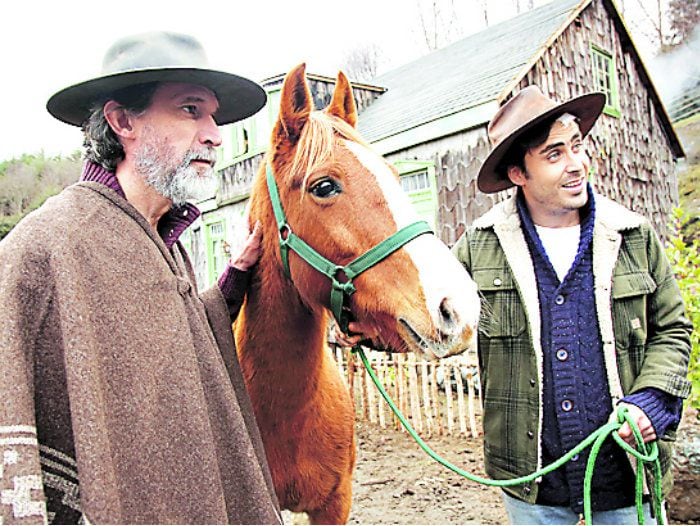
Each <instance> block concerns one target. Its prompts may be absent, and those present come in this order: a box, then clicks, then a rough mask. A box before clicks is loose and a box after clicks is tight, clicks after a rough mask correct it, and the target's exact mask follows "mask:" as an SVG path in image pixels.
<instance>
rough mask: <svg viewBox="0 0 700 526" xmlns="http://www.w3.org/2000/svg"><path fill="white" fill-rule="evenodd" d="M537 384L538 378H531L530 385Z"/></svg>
mask: <svg viewBox="0 0 700 526" xmlns="http://www.w3.org/2000/svg"><path fill="white" fill-rule="evenodd" d="M536 385H537V380H535V379H534V378H530V387H535V386H536Z"/></svg>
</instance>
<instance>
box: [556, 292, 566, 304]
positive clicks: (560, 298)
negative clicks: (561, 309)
mask: <svg viewBox="0 0 700 526" xmlns="http://www.w3.org/2000/svg"><path fill="white" fill-rule="evenodd" d="M565 301H566V300H565V299H564V296H562V295H561V294H559V295H558V296H557V297H556V298H554V303H556V304H557V305H564V302H565Z"/></svg>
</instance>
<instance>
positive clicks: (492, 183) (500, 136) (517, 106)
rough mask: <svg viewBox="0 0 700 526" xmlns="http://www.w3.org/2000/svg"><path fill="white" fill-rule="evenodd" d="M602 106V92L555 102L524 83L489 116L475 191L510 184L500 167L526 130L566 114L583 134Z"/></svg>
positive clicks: (499, 187)
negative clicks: (485, 149)
mask: <svg viewBox="0 0 700 526" xmlns="http://www.w3.org/2000/svg"><path fill="white" fill-rule="evenodd" d="M604 107H605V94H604V93H588V94H586V95H582V96H580V97H574V98H573V99H571V100H568V101H566V102H563V103H559V102H557V101H555V100H553V99H550V98H549V97H547V96H545V95H544V94H543V93H542V91H540V88H539V87H537V86H527V87H526V88H523V89H522V90H520V91H519V92H518V93H516V94H515V95H513V97H512V98H511V99H510V100H509V101H508V102H506V103H505V104H504V105H503V106H501V108H500V109H499V110H498V112H497V113H496V115H495V116H494V117H493V119H491V122H489V126H488V136H489V141H490V142H491V145H492V146H493V149H492V150H491V153H490V154H489V156H488V157H487V158H486V160H485V161H484V164H483V165H482V166H481V169H480V170H479V175H478V178H477V185H478V186H479V190H481V191H482V192H484V193H487V194H491V193H494V192H500V191H501V190H505V189H506V188H510V187H511V186H513V183H512V182H511V181H510V179H509V178H508V175H507V174H506V173H505V170H504V167H502V166H500V165H501V162H502V161H503V160H504V158H505V156H506V155H507V154H508V150H510V147H511V146H512V145H513V143H515V142H517V140H518V139H519V138H520V137H521V136H522V135H523V134H524V133H526V132H527V131H529V130H531V129H532V128H534V127H535V126H537V125H538V124H540V123H542V122H544V121H546V120H547V119H550V118H556V117H557V116H559V115H563V114H564V113H570V114H571V115H573V116H575V117H577V118H578V120H579V123H578V124H579V128H580V130H581V134H582V135H583V136H584V137H585V136H586V134H587V133H588V132H589V131H590V130H591V128H592V127H593V124H595V121H596V120H597V119H598V116H599V115H600V113H601V112H602V111H603V108H604Z"/></svg>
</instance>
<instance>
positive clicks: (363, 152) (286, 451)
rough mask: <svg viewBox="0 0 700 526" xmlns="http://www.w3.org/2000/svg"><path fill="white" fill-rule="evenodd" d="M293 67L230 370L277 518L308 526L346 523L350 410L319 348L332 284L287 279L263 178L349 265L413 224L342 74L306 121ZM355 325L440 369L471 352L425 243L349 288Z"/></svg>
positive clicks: (432, 248)
mask: <svg viewBox="0 0 700 526" xmlns="http://www.w3.org/2000/svg"><path fill="white" fill-rule="evenodd" d="M313 110H314V109H313V103H312V98H311V94H310V92H309V88H308V86H307V83H306V77H305V66H304V65H303V64H302V65H300V66H298V67H297V68H295V69H294V70H292V71H291V72H290V73H289V74H288V75H287V77H286V79H285V82H284V86H283V88H282V93H281V103H280V112H279V117H278V120H277V122H276V124H275V126H274V130H273V133H272V138H271V143H270V149H269V152H268V154H267V158H266V161H265V162H264V163H263V166H262V167H261V169H260V172H259V173H258V174H257V176H256V179H255V181H254V183H253V191H252V194H251V200H250V221H251V224H254V222H255V221H256V220H259V221H260V222H261V224H262V227H263V249H262V255H261V258H260V261H259V263H258V265H257V267H256V270H255V275H254V276H253V278H252V282H251V286H250V288H249V291H248V295H247V299H246V301H245V303H244V305H243V308H242V309H241V313H240V315H239V318H238V320H237V322H236V326H235V338H236V345H237V347H238V354H239V360H240V363H241V368H242V370H243V375H244V378H245V381H246V385H247V388H248V391H249V393H250V397H251V400H252V402H253V409H254V411H255V415H256V418H257V422H258V426H259V428H260V432H261V435H262V439H263V443H264V446H265V452H266V455H267V460H268V464H269V466H270V471H271V473H272V478H273V482H274V486H275V490H276V492H277V496H278V498H279V501H280V505H281V506H282V508H286V509H289V510H292V511H297V512H301V511H303V512H306V513H307V514H308V515H309V518H310V520H311V521H312V523H315V524H323V523H330V524H341V523H345V522H347V519H348V516H349V513H350V503H351V491H352V470H353V468H354V464H355V439H354V420H355V419H354V416H355V415H354V409H353V402H352V399H351V397H350V394H349V392H348V389H347V387H346V384H345V382H344V380H343V379H342V377H341V376H340V374H339V372H338V368H337V367H336V365H335V363H334V361H333V358H332V357H331V355H330V353H329V352H328V350H327V348H326V343H325V342H326V331H327V326H328V307H329V296H330V289H331V285H330V281H329V279H328V278H327V277H326V276H324V275H322V274H320V273H319V272H318V271H316V270H314V269H313V268H312V267H311V266H309V264H307V263H306V262H305V261H303V260H302V259H300V258H299V256H298V255H297V254H296V253H294V252H292V251H290V252H289V271H290V277H287V275H286V274H285V270H284V267H283V264H282V260H281V254H280V246H279V239H280V235H279V231H278V229H277V226H276V222H275V217H274V215H273V209H272V206H271V201H270V195H269V193H268V187H267V183H266V180H265V173H266V167H267V165H268V164H269V166H270V169H271V171H272V175H273V177H274V180H275V181H276V184H277V187H278V188H279V194H280V201H281V203H282V206H283V208H284V211H285V213H286V215H287V219H288V222H289V225H290V228H291V229H292V230H293V232H294V233H295V234H296V235H297V236H299V237H300V238H302V239H303V240H304V241H306V242H307V243H308V244H309V245H310V246H312V247H313V248H314V249H315V250H316V251H318V252H319V253H320V254H321V255H323V256H324V257H325V258H327V259H329V260H330V261H332V262H334V263H336V264H338V265H345V264H347V263H349V262H350V261H352V260H353V259H355V258H356V257H358V256H359V255H361V254H363V253H364V252H366V251H367V250H368V249H370V248H372V247H373V246H375V245H377V244H378V243H380V242H381V241H382V240H384V239H386V238H387V237H389V236H390V235H391V234H393V233H394V232H396V231H397V230H398V229H400V228H402V227H404V226H406V225H408V224H409V223H412V222H414V221H416V220H417V219H418V217H417V215H416V213H415V211H414V210H413V208H412V206H411V204H410V202H409V200H408V198H407V197H406V196H405V194H404V193H403V191H402V190H401V186H400V185H399V181H398V177H397V174H396V171H395V170H394V168H392V167H391V165H389V164H387V163H386V162H385V161H384V160H383V159H382V158H381V157H380V156H379V155H378V154H376V153H374V152H373V151H372V150H371V149H370V148H369V147H368V146H367V144H366V143H365V142H364V141H363V140H362V139H361V138H360V136H359V134H358V133H357V131H356V130H355V129H354V126H355V124H356V121H357V110H356V108H355V102H354V100H353V96H352V90H351V88H350V85H349V83H348V80H347V78H346V77H345V75H344V74H343V73H342V72H340V73H339V74H338V78H337V82H336V87H335V90H334V93H333V97H332V101H331V103H330V105H329V107H328V108H327V109H326V110H325V111H323V112H321V111H313ZM354 285H355V287H356V289H357V290H356V292H355V293H354V294H353V295H352V296H351V297H350V300H349V302H348V305H347V306H348V307H349V309H350V311H351V313H352V316H353V317H354V318H355V319H356V320H357V321H359V322H362V323H363V324H364V326H365V327H371V328H372V329H373V331H372V332H376V333H378V334H379V337H378V340H380V342H381V344H382V345H384V346H385V347H387V348H392V349H393V350H396V351H399V352H406V351H416V352H420V353H423V354H427V355H429V356H431V357H433V358H434V357H438V358H441V357H445V356H448V355H450V354H455V353H458V352H461V351H463V350H464V349H466V348H467V347H469V346H470V345H471V344H472V343H473V340H474V334H475V326H476V323H477V320H478V317H479V298H478V296H477V292H476V286H475V284H474V283H473V282H472V281H471V279H470V278H469V276H468V275H467V274H466V272H465V271H464V269H463V268H462V266H461V265H460V264H459V263H458V262H457V260H456V259H455V258H454V257H453V256H452V254H451V253H450V251H449V250H448V248H447V247H446V246H445V245H444V244H443V243H442V242H440V241H439V240H438V239H437V238H436V237H435V236H434V235H432V234H425V235H421V236H419V237H416V238H415V239H413V240H412V241H410V242H409V243H407V244H406V245H404V246H403V248H401V249H400V250H398V251H396V252H393V253H392V254H391V255H390V256H389V257H387V258H386V259H384V260H383V261H381V262H380V263H379V264H377V265H376V266H373V267H372V268H370V269H369V270H367V271H366V272H364V273H362V274H361V275H359V276H357V277H356V278H355V280H354Z"/></svg>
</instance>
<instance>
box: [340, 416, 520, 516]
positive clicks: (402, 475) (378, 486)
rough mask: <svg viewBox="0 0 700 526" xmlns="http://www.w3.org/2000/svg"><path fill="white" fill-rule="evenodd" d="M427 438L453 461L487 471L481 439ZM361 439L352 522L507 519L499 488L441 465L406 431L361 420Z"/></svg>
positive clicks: (434, 447) (465, 466)
mask: <svg viewBox="0 0 700 526" xmlns="http://www.w3.org/2000/svg"><path fill="white" fill-rule="evenodd" d="M424 439H425V441H426V442H427V443H428V445H429V446H430V447H431V448H432V449H433V450H435V451H436V452H437V453H438V454H439V455H440V456H442V457H444V458H446V459H447V460H449V461H450V462H452V463H453V464H456V465H457V466H460V467H461V468H463V469H465V470H467V471H469V472H471V473H475V474H477V475H482V476H483V475H484V466H483V460H482V445H481V440H480V439H471V438H470V439H467V438H463V437H455V436H433V437H431V438H430V439H426V438H425V437H424ZM357 442H358V458H357V468H356V470H355V477H354V479H355V480H354V483H353V505H352V512H351V514H350V521H349V523H350V524H397V523H398V524H507V522H508V520H507V516H506V513H505V510H504V508H503V504H502V502H501V497H500V490H499V489H497V488H488V487H486V486H482V485H479V484H476V483H474V482H470V481H468V480H466V479H464V478H462V477H460V476H459V475H456V474H454V473H452V472H451V471H449V470H447V469H446V468H444V467H442V466H441V465H440V464H438V463H437V462H435V461H434V460H433V459H431V458H430V457H428V456H427V455H426V454H425V452H424V451H423V450H422V449H420V447H419V446H418V445H417V444H416V443H415V442H414V441H413V439H412V438H411V437H409V436H408V434H406V433H401V432H399V431H394V430H390V429H380V428H379V427H378V426H373V425H371V424H364V423H358V424H357Z"/></svg>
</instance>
